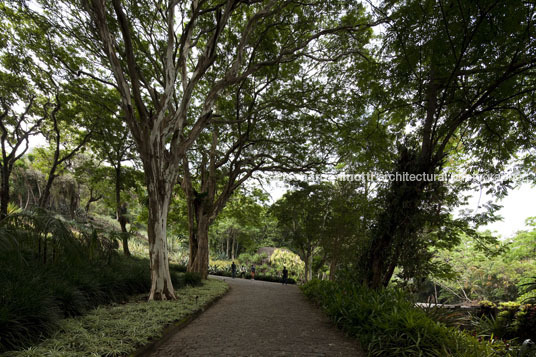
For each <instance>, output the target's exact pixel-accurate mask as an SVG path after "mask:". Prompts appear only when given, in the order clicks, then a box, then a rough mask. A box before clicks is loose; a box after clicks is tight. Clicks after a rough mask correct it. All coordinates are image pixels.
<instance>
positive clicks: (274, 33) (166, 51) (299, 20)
mask: <svg viewBox="0 0 536 357" xmlns="http://www.w3.org/2000/svg"><path fill="white" fill-rule="evenodd" d="M59 3H60V4H61V6H56V7H55V6H54V5H57V4H58V2H54V3H52V2H50V3H46V2H45V5H46V6H47V11H49V13H50V14H52V16H54V19H55V20H56V19H59V20H66V21H65V23H64V24H62V26H61V27H63V28H65V29H66V31H67V33H68V34H69V36H72V37H74V38H77V39H78V40H79V42H78V45H79V46H80V47H81V48H83V49H84V50H86V51H87V52H88V53H90V54H91V55H95V58H96V62H99V63H100V64H102V65H103V66H104V67H105V68H106V69H107V70H108V72H107V73H108V74H111V75H112V76H113V80H114V82H115V83H113V84H112V85H113V86H114V87H115V88H116V89H117V90H118V91H119V93H120V95H121V100H122V109H123V111H124V113H125V118H126V122H127V123H128V126H129V129H130V131H131V133H132V136H133V138H134V141H135V142H136V146H137V149H138V152H139V154H140V158H141V160H142V162H143V167H144V171H145V177H146V184H147V190H148V193H149V222H148V227H149V228H148V233H149V246H150V260H151V272H152V287H151V293H150V295H149V299H173V298H174V297H175V295H174V291H173V287H172V284H171V279H170V275H169V268H168V263H167V261H168V257H167V247H166V225H167V223H166V219H167V213H168V209H169V202H170V198H171V194H172V191H173V186H174V185H175V183H176V182H177V179H178V175H179V170H178V169H179V166H180V165H181V164H182V163H183V160H184V158H185V155H186V152H187V150H188V149H189V148H191V146H192V145H193V143H194V142H195V140H196V139H197V138H198V136H199V134H200V133H201V132H202V131H203V130H204V129H205V128H207V127H208V126H209V123H210V122H211V121H212V120H213V119H214V117H213V107H214V103H215V102H216V100H217V99H218V98H219V97H220V96H221V95H222V94H223V92H224V91H225V90H226V88H228V87H230V86H231V85H233V84H236V83H239V82H241V81H242V80H244V79H245V78H248V77H251V76H253V75H254V74H255V73H257V72H259V71H260V70H262V69H263V68H267V67H270V66H274V65H277V64H278V63H284V62H290V61H293V60H294V59H296V58H297V57H299V56H301V55H302V54H303V52H305V51H306V50H307V49H308V48H311V47H313V44H314V43H317V42H318V41H319V40H320V39H321V38H323V37H327V36H329V35H332V34H335V33H338V32H341V31H347V32H352V31H355V30H358V29H359V27H362V26H366V24H362V23H356V22H355V21H353V20H355V18H354V17H353V13H354V9H353V6H354V4H353V3H348V2H346V1H337V2H330V3H329V4H327V3H324V2H322V1H315V2H312V3H308V4H307V5H305V4H301V3H300V4H298V3H294V2H293V1H255V2H249V1H248V2H246V1H237V0H228V1H225V2H221V3H214V2H212V1H197V0H196V1H192V2H191V3H190V4H189V5H187V4H186V2H181V1H169V2H167V3H166V4H164V3H161V2H158V3H144V4H140V3H138V2H121V1H119V0H114V1H112V2H111V3H110V4H108V3H106V2H105V1H103V0H92V1H81V2H78V1H70V2H67V1H62V2H59ZM78 9H83V10H78ZM67 13H68V14H67ZM338 13H344V17H343V18H342V20H343V21H341V17H338V16H333V14H338ZM52 16H50V17H52ZM88 18H89V19H90V20H91V21H87V22H86V21H85V20H86V19H88ZM72 68H73V70H74V71H82V72H84V73H88V72H89V71H87V70H86V68H80V67H77V68H74V66H72ZM82 72H81V73H82ZM101 72H102V71H101ZM101 80H102V81H103V82H108V83H110V81H109V80H107V78H101ZM110 84H111V83H110ZM194 98H195V100H194Z"/></svg>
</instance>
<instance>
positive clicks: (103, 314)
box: [6, 280, 228, 357]
mask: <svg viewBox="0 0 536 357" xmlns="http://www.w3.org/2000/svg"><path fill="white" fill-rule="evenodd" d="M227 289H228V286H227V284H225V283H224V282H222V281H216V280H207V281H204V282H203V284H202V285H201V286H196V287H186V288H181V289H180V290H177V291H176V295H177V300H172V301H169V300H168V301H150V302H147V300H146V297H145V295H141V296H134V297H132V298H130V299H129V301H128V303H126V304H111V305H102V306H100V307H98V308H96V309H94V310H92V311H90V312H88V313H87V314H84V315H83V316H78V317H74V318H67V319H63V320H61V321H60V322H59V328H58V330H57V331H56V332H55V333H54V334H53V335H52V337H51V338H48V339H46V340H44V341H43V342H41V343H40V344H38V345H35V346H32V347H29V348H26V349H24V350H21V351H16V352H15V351H13V352H8V353H7V354H6V356H7V357H44V356H69V357H86V356H108V357H115V356H127V355H131V354H132V353H133V352H135V351H136V350H137V349H139V348H140V347H142V346H144V345H146V344H147V343H149V342H151V341H155V340H157V339H158V338H160V337H161V336H162V334H163V331H164V329H165V328H166V327H167V326H169V325H170V324H174V323H177V322H178V323H179V324H180V323H181V321H183V320H184V319H185V318H187V317H188V316H191V315H192V314H194V313H195V312H196V311H200V310H203V309H204V308H205V306H206V305H207V304H208V303H210V302H211V301H213V300H214V299H215V298H217V297H219V296H221V295H223V294H224V293H225V292H226V291H227Z"/></svg>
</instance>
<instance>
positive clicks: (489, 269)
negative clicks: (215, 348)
mask: <svg viewBox="0 0 536 357" xmlns="http://www.w3.org/2000/svg"><path fill="white" fill-rule="evenodd" d="M461 238H462V239H461V242H460V245H458V246H457V247H455V248H454V249H445V250H440V251H438V252H437V254H436V259H438V260H440V261H443V262H445V263H447V264H448V265H450V266H451V268H452V271H453V272H454V274H455V275H454V276H453V277H450V278H448V279H445V278H440V277H436V278H433V281H434V282H436V283H437V284H438V285H439V289H440V291H439V297H440V300H441V301H443V302H460V301H466V300H473V301H475V300H476V301H480V300H491V301H493V302H495V303H498V302H500V301H514V300H518V301H519V302H530V301H523V300H526V299H527V298H530V296H531V292H530V289H527V287H530V281H531V278H530V277H531V276H534V275H535V274H536V259H535V258H534V254H533V252H534V249H536V229H531V230H530V231H521V232H518V233H517V234H516V235H515V236H514V237H512V238H510V239H508V240H506V241H503V242H495V243H493V242H485V241H479V240H474V239H469V238H468V237H466V236H462V237H461Z"/></svg>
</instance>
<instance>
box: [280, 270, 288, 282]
mask: <svg viewBox="0 0 536 357" xmlns="http://www.w3.org/2000/svg"><path fill="white" fill-rule="evenodd" d="M287 279H288V270H287V267H283V281H282V282H281V283H282V284H283V285H287Z"/></svg>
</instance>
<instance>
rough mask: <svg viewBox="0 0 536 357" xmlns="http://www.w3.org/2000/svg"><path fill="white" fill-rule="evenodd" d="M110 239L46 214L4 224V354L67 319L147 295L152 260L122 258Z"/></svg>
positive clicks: (0, 279) (0, 263) (0, 316)
mask: <svg viewBox="0 0 536 357" xmlns="http://www.w3.org/2000/svg"><path fill="white" fill-rule="evenodd" d="M111 237H113V234H106V233H105V232H97V231H96V230H95V229H93V228H92V227H87V226H86V227H82V226H79V225H76V224H74V223H73V224H69V223H66V222H64V221H63V220H62V219H61V218H59V217H56V216H54V215H52V214H50V213H48V212H46V211H43V210H36V211H29V212H28V211H26V212H25V211H22V212H18V213H16V214H13V215H11V216H9V217H7V218H6V219H4V220H2V221H1V222H0V248H1V249H0V292H1V293H0V353H2V352H4V351H7V350H12V349H18V348H21V347H23V346H26V345H28V344H30V343H33V342H35V341H37V340H39V339H41V338H42V337H44V336H47V335H50V334H51V333H52V332H54V331H55V330H56V329H57V326H58V323H59V321H60V320H61V319H63V318H65V317H71V316H77V315H81V314H83V313H85V312H87V311H88V310H89V309H92V308H94V307H96V306H98V305H100V304H106V303H111V302H124V301H125V300H126V299H127V298H128V297H129V296H130V295H133V294H138V293H145V292H147V291H148V290H149V289H150V286H151V278H150V271H149V261H148V260H147V259H137V258H127V257H124V256H120V255H118V254H117V252H116V248H117V242H114V241H113V238H111Z"/></svg>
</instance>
